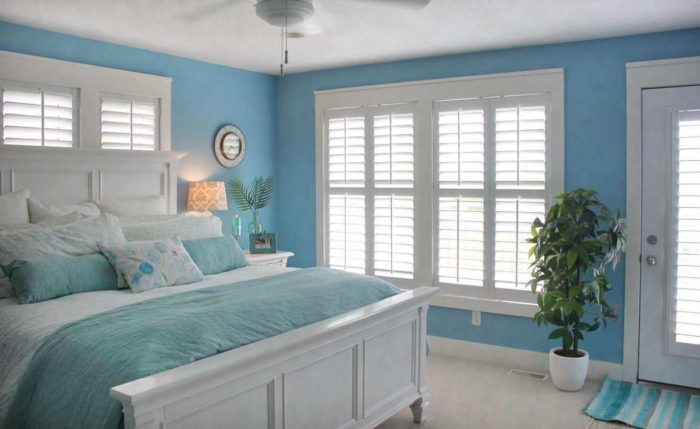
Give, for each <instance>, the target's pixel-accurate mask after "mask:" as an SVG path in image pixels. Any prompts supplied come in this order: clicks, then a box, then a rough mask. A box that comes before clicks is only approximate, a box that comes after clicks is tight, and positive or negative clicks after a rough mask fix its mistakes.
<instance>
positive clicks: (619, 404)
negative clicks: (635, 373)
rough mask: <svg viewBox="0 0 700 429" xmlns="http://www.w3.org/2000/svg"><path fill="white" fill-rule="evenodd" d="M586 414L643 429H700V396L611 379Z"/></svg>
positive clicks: (601, 388)
mask: <svg viewBox="0 0 700 429" xmlns="http://www.w3.org/2000/svg"><path fill="white" fill-rule="evenodd" d="M584 411H585V413H586V414H588V415H589V416H591V417H593V418H594V419H596V420H603V421H607V422H612V421H615V422H622V423H626V424H628V425H630V426H633V427H636V428H642V429H699V428H700V396H697V395H690V394H688V393H683V392H673V391H670V390H663V389H659V388H656V387H650V386H643V385H641V384H633V383H626V382H623V381H615V380H613V379H611V378H606V379H605V380H603V384H602V386H601V387H600V391H599V392H598V395H596V397H595V398H594V399H593V401H591V403H590V404H589V405H588V407H586V409H585V410H584Z"/></svg>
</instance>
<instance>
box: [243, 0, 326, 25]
mask: <svg viewBox="0 0 700 429" xmlns="http://www.w3.org/2000/svg"><path fill="white" fill-rule="evenodd" d="M255 14H256V15H258V16H259V17H260V18H262V19H263V20H265V21H266V22H267V23H268V24H271V25H274V26H277V27H285V26H287V25H289V26H292V25H296V24H300V23H302V22H303V21H305V20H307V19H309V18H311V15H313V14H314V5H313V3H312V2H311V0H260V1H259V2H258V3H257V4H256V5H255Z"/></svg>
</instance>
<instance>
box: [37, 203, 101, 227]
mask: <svg viewBox="0 0 700 429" xmlns="http://www.w3.org/2000/svg"><path fill="white" fill-rule="evenodd" d="M27 204H28V206H29V219H30V220H31V222H32V223H42V222H47V221H50V220H52V219H53V218H56V217H60V216H65V215H67V214H71V213H73V212H77V213H79V214H81V215H83V216H84V217H97V216H99V215H100V209H99V208H97V206H96V205H95V203H91V202H85V203H80V204H46V205H44V204H42V203H41V202H40V201H38V200H35V199H33V198H29V199H28V200H27Z"/></svg>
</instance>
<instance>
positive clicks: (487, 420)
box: [378, 355, 623, 429]
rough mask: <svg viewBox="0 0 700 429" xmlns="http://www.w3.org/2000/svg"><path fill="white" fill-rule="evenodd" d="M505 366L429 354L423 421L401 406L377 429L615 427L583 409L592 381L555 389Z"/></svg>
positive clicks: (591, 393)
mask: <svg viewBox="0 0 700 429" xmlns="http://www.w3.org/2000/svg"><path fill="white" fill-rule="evenodd" d="M508 369H510V368H504V367H501V366H495V365H489V364H484V363H480V362H471V361H466V360H460V359H455V358H448V357H443V356H436V355H432V356H430V358H429V359H428V371H427V375H428V387H429V389H430V395H431V397H430V404H429V406H428V408H427V410H426V412H427V420H426V421H425V422H424V423H423V424H422V425H417V424H414V423H412V416H411V412H410V411H409V410H408V409H406V410H404V411H402V412H400V413H399V414H397V415H395V416H394V417H392V418H391V419H389V420H388V421H387V422H385V423H383V424H382V425H380V426H379V427H378V429H406V428H413V429H438V428H439V429H461V428H465V429H511V428H512V429H549V428H552V429H555V428H556V429H568V428H572V429H584V428H585V429H613V428H615V429H617V428H621V427H623V426H618V425H598V424H597V422H595V423H594V422H592V421H591V419H590V418H589V417H588V416H586V415H584V414H583V411H582V410H583V409H584V408H585V407H586V405H588V402H590V400H591V399H592V398H593V396H594V395H595V393H596V390H597V387H598V385H597V383H595V382H588V383H586V385H585V386H584V388H583V389H582V390H581V391H580V392H576V393H565V392H560V391H559V390H557V389H556V388H554V386H552V382H551V380H549V379H547V380H544V381H541V380H537V379H532V378H529V377H525V376H519V375H508V373H507V372H508Z"/></svg>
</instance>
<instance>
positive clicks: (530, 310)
mask: <svg viewBox="0 0 700 429" xmlns="http://www.w3.org/2000/svg"><path fill="white" fill-rule="evenodd" d="M430 305H434V306H437V307H447V308H456V309H459V310H471V311H481V312H483V313H496V314H505V315H509V316H519V317H532V316H534V315H535V313H536V312H537V310H538V307H537V304H534V303H526V302H517V301H500V300H495V299H486V298H475V297H470V296H460V295H446V294H438V295H435V296H434V297H433V299H432V300H431V301H430Z"/></svg>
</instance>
